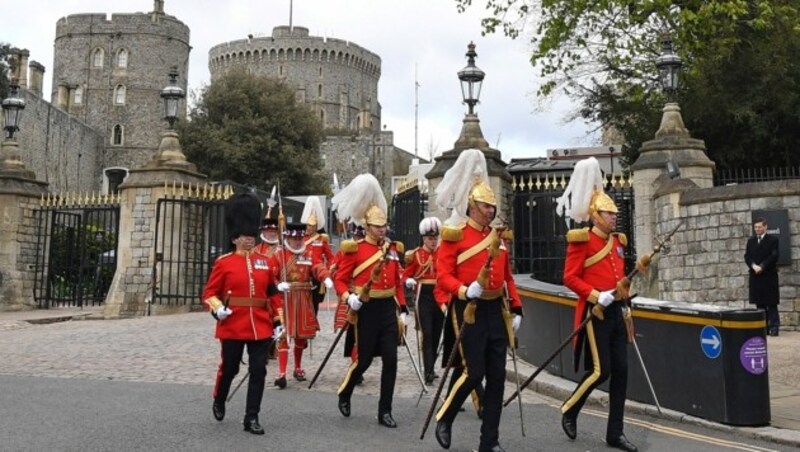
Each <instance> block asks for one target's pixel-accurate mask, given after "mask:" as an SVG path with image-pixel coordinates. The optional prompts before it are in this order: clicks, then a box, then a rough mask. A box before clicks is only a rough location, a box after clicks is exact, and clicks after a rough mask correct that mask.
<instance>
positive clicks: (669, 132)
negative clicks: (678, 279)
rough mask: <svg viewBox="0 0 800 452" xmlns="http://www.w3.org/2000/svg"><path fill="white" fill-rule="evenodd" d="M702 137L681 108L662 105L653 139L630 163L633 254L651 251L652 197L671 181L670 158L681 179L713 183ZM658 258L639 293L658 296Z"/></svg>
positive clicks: (654, 222) (654, 223) (654, 228)
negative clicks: (689, 126) (694, 134)
mask: <svg viewBox="0 0 800 452" xmlns="http://www.w3.org/2000/svg"><path fill="white" fill-rule="evenodd" d="M705 150H706V145H705V142H703V140H698V139H695V138H692V137H691V135H690V134H689V130H688V129H686V126H685V125H684V123H683V118H682V117H681V109H680V107H678V104H677V103H668V104H666V105H665V106H664V114H663V116H662V117H661V126H660V127H659V129H658V131H657V132H656V136H655V139H654V140H650V141H645V142H644V143H642V148H641V151H640V154H639V158H637V159H636V162H634V163H633V165H631V170H633V172H634V176H633V193H634V209H635V213H636V215H635V220H634V231H635V235H636V255H637V256H643V255H644V254H647V253H649V252H651V251H652V250H653V246H654V245H655V244H656V243H657V242H656V241H655V239H656V237H657V234H658V233H659V232H661V230H660V229H659V228H658V224H657V218H658V215H657V212H656V209H655V198H656V196H657V194H658V191H659V189H660V188H661V187H662V186H663V185H664V184H666V183H667V182H668V181H670V177H669V176H668V175H667V171H666V166H667V162H668V161H670V160H671V161H673V162H674V163H676V164H677V165H678V167H679V168H680V176H679V177H680V178H682V179H684V180H688V181H691V182H692V183H694V184H695V185H696V186H697V187H700V188H708V187H711V186H713V171H714V166H715V165H714V162H712V161H711V160H710V159H709V158H708V156H707V155H706V152H705ZM677 200H678V197H677V196H673V204H674V205H673V213H672V216H673V217H675V216H678V206H677ZM657 280H658V261H656V262H654V263H653V264H652V265H651V268H650V271H649V272H648V275H647V276H644V275H642V277H641V279H640V280H639V281H640V282H638V283H637V290H638V292H639V293H640V294H641V295H644V296H648V297H656V298H657V297H658V295H659V294H658V287H657V284H655V282H656V281H657Z"/></svg>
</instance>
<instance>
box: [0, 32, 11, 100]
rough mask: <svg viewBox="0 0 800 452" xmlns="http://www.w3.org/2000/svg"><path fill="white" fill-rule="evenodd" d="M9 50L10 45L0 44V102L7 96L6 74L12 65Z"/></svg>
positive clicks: (7, 80) (7, 81)
mask: <svg viewBox="0 0 800 452" xmlns="http://www.w3.org/2000/svg"><path fill="white" fill-rule="evenodd" d="M10 50H11V45H10V44H7V43H4V42H0V100H2V99H5V98H6V97H7V96H8V85H9V79H8V73H9V71H10V69H11V64H12V63H13V62H12V61H10V60H11V56H10V55H9V51H10Z"/></svg>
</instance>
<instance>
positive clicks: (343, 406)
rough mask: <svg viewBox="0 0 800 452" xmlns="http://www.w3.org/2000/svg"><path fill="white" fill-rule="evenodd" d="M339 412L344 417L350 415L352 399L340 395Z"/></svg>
mask: <svg viewBox="0 0 800 452" xmlns="http://www.w3.org/2000/svg"><path fill="white" fill-rule="evenodd" d="M339 412H340V413H342V416H344V417H350V399H348V398H344V397H342V396H339Z"/></svg>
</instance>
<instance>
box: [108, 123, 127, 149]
mask: <svg viewBox="0 0 800 452" xmlns="http://www.w3.org/2000/svg"><path fill="white" fill-rule="evenodd" d="M124 141H125V140H124V134H123V130H122V126H121V125H119V124H117V125H115V126H114V132H113V133H112V134H111V144H112V145H114V146H122V144H123V143H124Z"/></svg>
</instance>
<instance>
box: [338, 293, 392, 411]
mask: <svg viewBox="0 0 800 452" xmlns="http://www.w3.org/2000/svg"><path fill="white" fill-rule="evenodd" d="M355 334H356V346H357V347H358V359H357V360H356V362H354V363H352V364H351V365H350V367H349V368H348V369H347V373H346V374H345V377H344V381H342V384H341V386H340V387H339V399H340V400H350V396H352V395H353V389H354V388H355V386H356V382H358V381H359V380H360V378H361V376H362V375H363V374H364V372H365V371H366V370H367V369H368V368H369V366H370V365H371V364H372V358H374V357H375V356H380V357H381V359H382V361H383V367H382V368H381V397H380V399H379V400H378V415H379V416H380V415H382V414H384V413H391V412H392V398H393V397H394V382H395V380H396V379H397V344H398V341H397V339H398V335H397V305H396V303H395V301H394V298H393V297H392V298H372V299H371V300H370V301H368V302H366V303H364V304H363V305H362V306H361V309H359V310H358V322H356V333H355Z"/></svg>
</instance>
